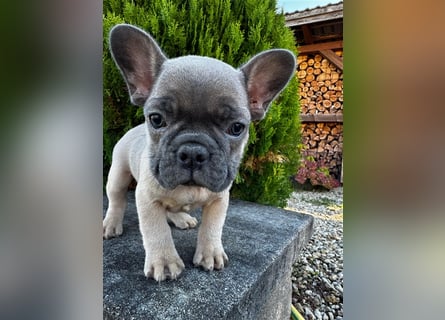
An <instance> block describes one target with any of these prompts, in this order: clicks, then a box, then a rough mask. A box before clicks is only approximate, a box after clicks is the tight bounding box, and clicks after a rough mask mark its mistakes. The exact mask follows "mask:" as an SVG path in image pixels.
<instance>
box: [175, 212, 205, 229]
mask: <svg viewBox="0 0 445 320" xmlns="http://www.w3.org/2000/svg"><path fill="white" fill-rule="evenodd" d="M167 217H168V220H170V221H171V222H172V223H173V224H174V225H175V227H176V228H179V229H190V228H194V227H196V226H197V225H198V220H196V218H194V217H192V216H190V215H189V214H188V213H185V212H176V213H173V212H168V213H167Z"/></svg>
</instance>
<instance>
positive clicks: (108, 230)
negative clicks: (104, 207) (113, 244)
mask: <svg viewBox="0 0 445 320" xmlns="http://www.w3.org/2000/svg"><path fill="white" fill-rule="evenodd" d="M102 226H103V238H104V239H110V238H113V237H118V236H120V235H121V234H122V231H123V227H122V221H121V219H117V218H110V217H108V216H106V217H105V219H104V221H103V223H102Z"/></svg>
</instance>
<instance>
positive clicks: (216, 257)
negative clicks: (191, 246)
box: [193, 244, 229, 271]
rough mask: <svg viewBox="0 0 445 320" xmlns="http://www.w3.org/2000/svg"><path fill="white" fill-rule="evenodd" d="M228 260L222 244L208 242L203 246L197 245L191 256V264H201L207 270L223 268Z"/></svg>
mask: <svg viewBox="0 0 445 320" xmlns="http://www.w3.org/2000/svg"><path fill="white" fill-rule="evenodd" d="M228 261H229V258H228V257H227V255H226V253H225V252H224V248H223V247H222V246H213V245H210V244H207V245H204V246H199V245H198V247H197V248H196V252H195V256H194V257H193V264H194V265H195V266H201V267H203V268H204V269H205V270H207V271H211V270H213V269H217V270H220V269H223V268H224V265H226V264H227V262H228Z"/></svg>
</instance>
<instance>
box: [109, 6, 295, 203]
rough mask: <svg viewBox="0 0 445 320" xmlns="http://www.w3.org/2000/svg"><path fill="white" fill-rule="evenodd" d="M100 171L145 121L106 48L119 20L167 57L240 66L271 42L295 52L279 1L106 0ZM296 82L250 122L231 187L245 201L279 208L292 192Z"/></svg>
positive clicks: (236, 195) (268, 46)
mask: <svg viewBox="0 0 445 320" xmlns="http://www.w3.org/2000/svg"><path fill="white" fill-rule="evenodd" d="M103 8H104V9H103V10H104V16H103V26H104V43H103V50H104V51H103V73H104V172H107V171H108V168H109V166H110V163H111V153H112V148H113V146H114V144H115V143H116V142H117V140H118V139H119V138H120V137H121V136H122V135H123V134H124V133H125V132H126V131H127V130H128V129H129V128H131V127H133V126H135V125H136V124H139V123H141V122H143V121H144V119H143V115H142V110H141V109H140V108H137V107H134V106H132V105H131V104H130V102H129V98H128V94H127V92H126V86H125V83H124V81H123V80H122V77H121V76H120V74H119V72H118V70H117V68H116V67H115V66H114V62H113V61H112V59H111V56H110V53H109V49H108V33H109V30H110V29H111V27H112V26H114V25H115V24H118V23H124V22H125V23H130V24H134V25H136V26H138V27H140V28H142V29H144V30H147V31H148V32H150V33H151V34H152V35H153V37H154V38H155V39H156V40H157V42H158V43H159V44H160V46H161V48H162V49H163V50H164V52H165V53H166V54H167V56H169V57H177V56H182V55H187V54H195V55H204V56H210V57H214V58H217V59H220V60H223V61H225V62H227V63H228V64H230V65H232V66H235V67H237V66H240V65H242V64H243V63H244V62H246V61H247V60H248V59H249V58H251V57H252V56H253V55H255V54H257V53H259V52H260V51H263V50H266V49H271V48H286V49H289V50H291V51H293V52H295V53H296V51H295V40H294V38H293V34H292V32H291V31H290V30H289V29H288V28H287V27H286V26H285V24H284V15H283V14H282V13H281V14H279V13H277V12H276V0H265V1H256V0H246V1H241V0H181V1H179V0H153V1H143V0H132V1H131V0H104V3H103ZM297 90H298V88H297V82H296V80H295V79H293V80H292V81H291V82H290V84H289V85H288V87H287V88H286V89H285V90H284V91H283V92H282V93H281V95H280V97H279V99H278V100H277V101H275V102H274V103H273V104H272V105H271V107H270V110H269V112H268V114H267V116H266V118H265V119H264V120H263V121H261V122H259V123H255V124H252V125H251V127H250V130H249V131H250V138H249V144H248V147H247V150H246V154H245V157H244V162H243V164H242V165H241V166H240V170H239V174H238V176H237V178H236V180H235V182H234V184H233V187H232V190H231V191H232V195H233V196H234V197H237V198H241V199H244V200H250V201H255V202H260V203H264V204H270V205H277V206H284V205H285V204H286V200H287V198H288V197H289V195H290V193H291V192H292V184H291V182H290V181H289V177H290V176H291V175H292V174H294V173H295V171H294V170H295V167H296V166H297V165H298V161H299V153H298V152H297V145H298V144H299V143H300V124H299V117H298V115H299V105H298V91H297Z"/></svg>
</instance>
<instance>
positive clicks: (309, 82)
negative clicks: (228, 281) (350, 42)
mask: <svg viewBox="0 0 445 320" xmlns="http://www.w3.org/2000/svg"><path fill="white" fill-rule="evenodd" d="M335 53H336V54H337V55H338V56H342V51H340V50H339V51H336V52H335ZM297 78H298V80H299V87H300V107H301V113H302V114H318V113H322V114H331V113H338V112H342V111H343V72H342V71H341V70H339V69H337V67H336V66H335V65H334V64H333V63H332V62H329V60H328V59H326V58H324V57H323V56H322V55H321V54H314V55H299V56H298V70H297Z"/></svg>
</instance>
